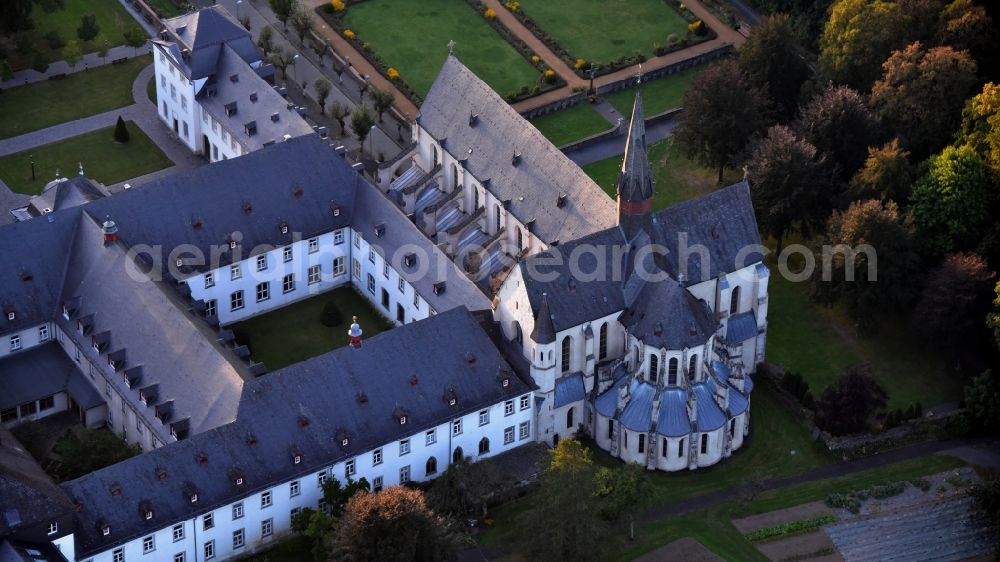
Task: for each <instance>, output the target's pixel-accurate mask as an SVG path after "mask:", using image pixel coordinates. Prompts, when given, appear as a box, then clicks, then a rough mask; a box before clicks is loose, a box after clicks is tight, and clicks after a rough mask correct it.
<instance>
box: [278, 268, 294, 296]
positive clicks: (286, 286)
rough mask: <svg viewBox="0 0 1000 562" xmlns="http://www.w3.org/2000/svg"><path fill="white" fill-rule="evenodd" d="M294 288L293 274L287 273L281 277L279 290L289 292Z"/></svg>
mask: <svg viewBox="0 0 1000 562" xmlns="http://www.w3.org/2000/svg"><path fill="white" fill-rule="evenodd" d="M294 290H295V274H294V273H289V274H288V275H286V276H284V277H282V278H281V292H282V293H291V292H292V291H294Z"/></svg>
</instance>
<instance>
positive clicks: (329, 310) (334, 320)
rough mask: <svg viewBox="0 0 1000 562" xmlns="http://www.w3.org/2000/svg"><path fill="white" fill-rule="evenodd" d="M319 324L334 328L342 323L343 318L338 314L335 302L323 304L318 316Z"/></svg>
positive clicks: (338, 310)
mask: <svg viewBox="0 0 1000 562" xmlns="http://www.w3.org/2000/svg"><path fill="white" fill-rule="evenodd" d="M319 321H320V324H323V325H324V326H326V327H328V328H334V327H336V326H339V325H340V324H341V323H343V321H344V318H343V316H342V315H341V314H340V309H339V308H337V304H336V303H334V302H328V303H326V304H325V305H323V312H322V314H321V316H320V319H319Z"/></svg>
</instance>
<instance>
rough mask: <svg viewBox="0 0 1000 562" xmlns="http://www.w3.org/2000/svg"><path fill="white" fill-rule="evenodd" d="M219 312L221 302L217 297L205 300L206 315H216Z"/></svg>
mask: <svg viewBox="0 0 1000 562" xmlns="http://www.w3.org/2000/svg"><path fill="white" fill-rule="evenodd" d="M218 313H219V303H217V302H216V300H215V299H208V300H207V301H205V316H215V315H217V314H218Z"/></svg>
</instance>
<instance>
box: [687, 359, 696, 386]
mask: <svg viewBox="0 0 1000 562" xmlns="http://www.w3.org/2000/svg"><path fill="white" fill-rule="evenodd" d="M697 374H698V354H697V353H695V354H694V355H692V356H691V362H690V363H689V364H688V380H692V381H693V380H694V379H695V377H696V376H697Z"/></svg>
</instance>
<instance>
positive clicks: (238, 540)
mask: <svg viewBox="0 0 1000 562" xmlns="http://www.w3.org/2000/svg"><path fill="white" fill-rule="evenodd" d="M245 544H246V534H245V533H244V532H243V529H236V530H235V531H233V548H243V545H245Z"/></svg>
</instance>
